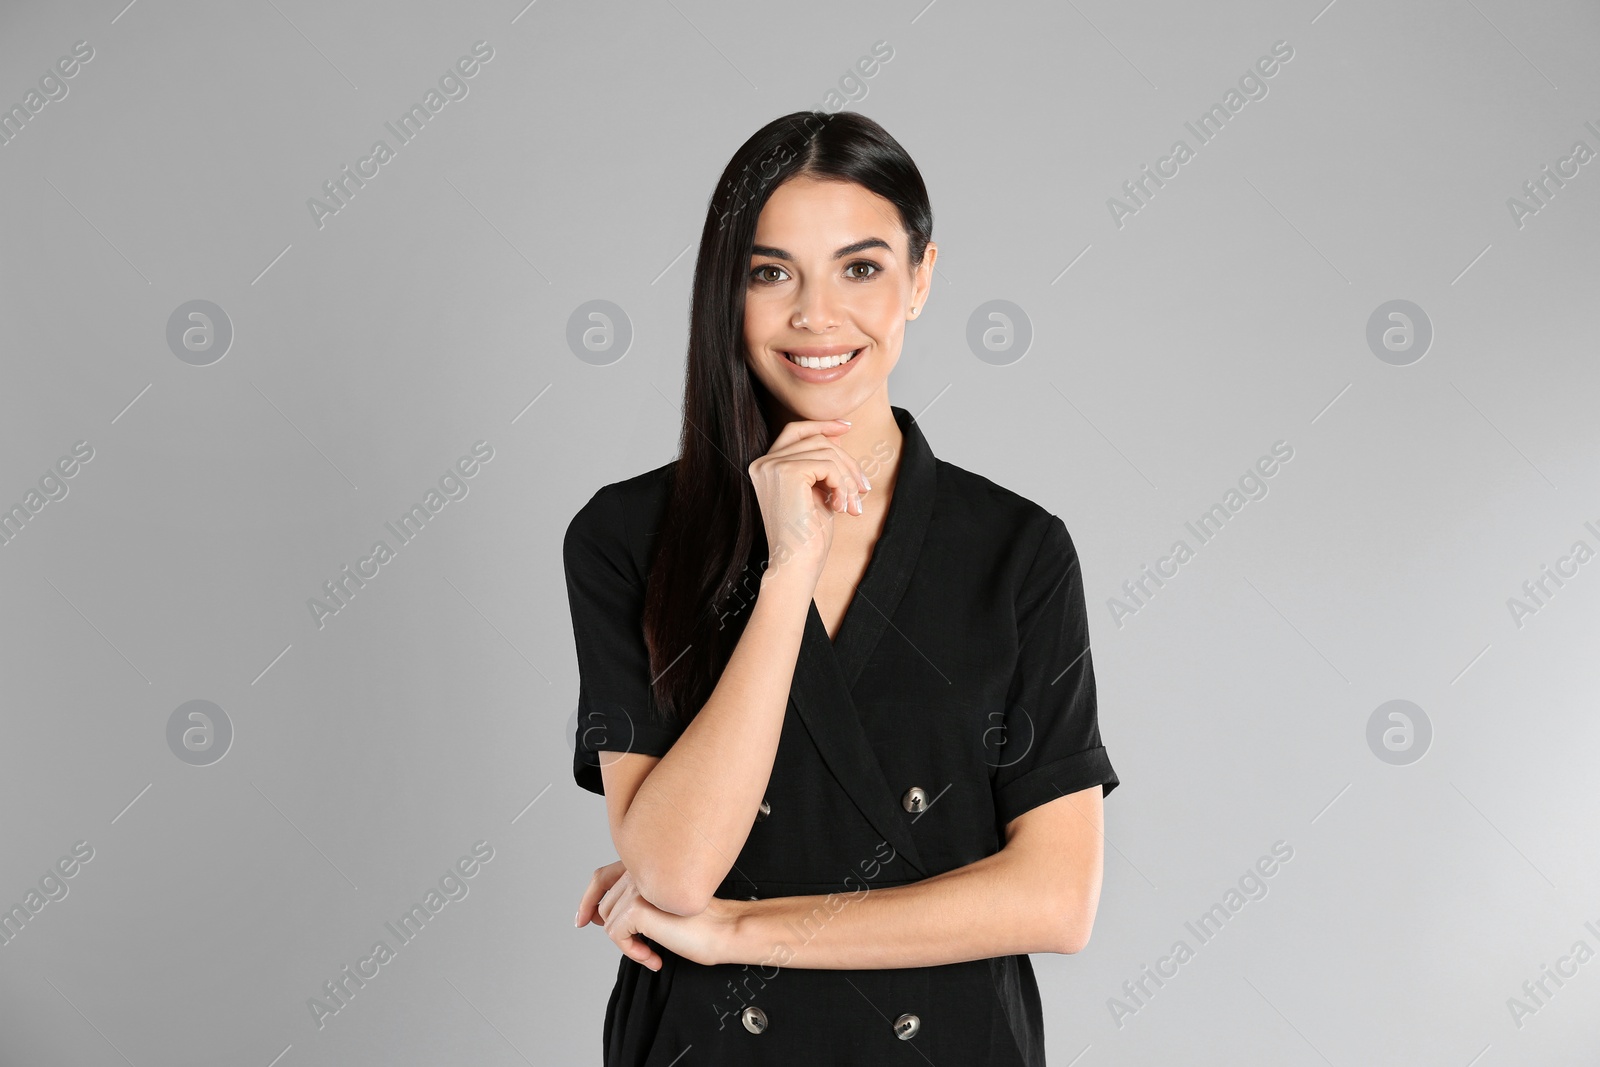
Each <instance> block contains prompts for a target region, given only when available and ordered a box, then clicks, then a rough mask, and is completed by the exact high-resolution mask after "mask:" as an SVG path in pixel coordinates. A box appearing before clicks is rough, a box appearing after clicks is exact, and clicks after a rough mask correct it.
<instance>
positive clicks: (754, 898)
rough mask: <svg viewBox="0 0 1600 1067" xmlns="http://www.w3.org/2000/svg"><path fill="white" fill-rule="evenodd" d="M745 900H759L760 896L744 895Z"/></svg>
mask: <svg viewBox="0 0 1600 1067" xmlns="http://www.w3.org/2000/svg"><path fill="white" fill-rule="evenodd" d="M745 899H746V900H760V899H761V898H760V897H745Z"/></svg>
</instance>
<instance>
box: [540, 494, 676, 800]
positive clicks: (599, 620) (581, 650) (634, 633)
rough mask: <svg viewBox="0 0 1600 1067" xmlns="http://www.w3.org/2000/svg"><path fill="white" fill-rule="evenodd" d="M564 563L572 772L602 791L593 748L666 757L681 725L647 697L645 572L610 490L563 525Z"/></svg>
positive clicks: (622, 512)
mask: <svg viewBox="0 0 1600 1067" xmlns="http://www.w3.org/2000/svg"><path fill="white" fill-rule="evenodd" d="M562 560H563V565H564V567H565V570H566V577H567V603H568V605H569V606H570V607H571V609H572V637H573V642H574V643H575V645H576V646H577V654H578V717H577V725H576V727H575V732H574V736H573V738H572V741H573V746H572V747H573V755H572V776H573V778H574V780H576V781H577V783H578V784H579V785H580V786H582V787H583V788H584V789H587V790H589V791H590V792H591V793H599V794H601V795H602V796H604V795H605V788H604V785H603V782H602V779H601V775H600V762H599V758H598V756H597V755H596V753H598V752H640V753H643V754H645V755H648V756H664V755H666V753H667V751H668V750H669V749H670V748H671V747H672V743H673V742H674V741H676V740H677V739H678V735H679V734H681V733H682V732H683V730H682V728H681V727H679V726H676V725H673V724H671V723H668V722H666V721H664V720H663V719H662V718H661V717H660V713H659V711H658V709H657V707H656V703H655V700H654V699H653V697H652V695H651V690H650V657H649V653H648V652H647V651H646V648H645V641H644V579H645V576H644V574H642V573H641V572H640V565H639V563H638V562H637V560H636V557H635V554H634V552H633V550H632V540H631V538H630V536H629V524H628V515H627V511H626V509H625V507H624V506H623V502H622V500H621V499H620V498H619V496H618V495H617V493H616V491H615V490H614V489H613V488H612V487H610V486H607V487H605V488H602V489H601V490H599V491H598V492H597V493H595V495H594V496H593V497H592V498H591V499H590V500H589V502H588V503H587V504H585V505H584V506H583V508H582V509H581V510H580V511H579V512H578V514H577V515H575V516H574V517H573V519H572V521H571V523H569V524H568V526H567V532H566V537H565V538H564V540H563V542H562Z"/></svg>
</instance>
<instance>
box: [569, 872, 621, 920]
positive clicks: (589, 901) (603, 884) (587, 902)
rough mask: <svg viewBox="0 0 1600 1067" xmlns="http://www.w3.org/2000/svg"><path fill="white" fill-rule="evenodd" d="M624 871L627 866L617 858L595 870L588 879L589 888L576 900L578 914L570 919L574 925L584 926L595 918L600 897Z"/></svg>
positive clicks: (614, 883)
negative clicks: (613, 861)
mask: <svg viewBox="0 0 1600 1067" xmlns="http://www.w3.org/2000/svg"><path fill="white" fill-rule="evenodd" d="M626 871H627V868H626V867H624V866H623V865H622V861H621V860H617V861H616V862H615V863H608V864H606V865H605V866H604V867H600V868H597V869H596V870H595V872H594V875H593V876H592V877H590V879H589V888H587V889H585V890H584V891H583V897H582V898H581V899H580V900H579V901H578V914H577V915H576V916H574V917H573V920H572V924H573V925H574V926H584V925H586V924H588V923H591V922H593V921H594V920H595V918H596V916H597V915H598V911H597V910H596V909H597V907H598V905H599V903H600V898H601V897H602V896H604V895H605V893H606V891H607V890H609V889H610V888H611V887H612V886H614V885H616V883H617V880H618V879H619V878H621V877H622V875H623V874H624V873H625V872H626ZM600 921H601V922H604V921H605V920H604V919H601V920H600Z"/></svg>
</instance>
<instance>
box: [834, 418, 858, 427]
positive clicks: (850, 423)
mask: <svg viewBox="0 0 1600 1067" xmlns="http://www.w3.org/2000/svg"><path fill="white" fill-rule="evenodd" d="M833 421H834V422H842V423H844V424H845V425H846V426H853V425H855V424H854V423H852V422H851V421H850V420H849V419H834V420H833Z"/></svg>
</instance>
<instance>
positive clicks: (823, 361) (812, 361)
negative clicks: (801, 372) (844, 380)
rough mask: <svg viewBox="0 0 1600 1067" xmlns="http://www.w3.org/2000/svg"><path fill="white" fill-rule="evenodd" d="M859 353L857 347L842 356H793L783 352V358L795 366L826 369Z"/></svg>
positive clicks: (838, 365) (842, 362)
mask: <svg viewBox="0 0 1600 1067" xmlns="http://www.w3.org/2000/svg"><path fill="white" fill-rule="evenodd" d="M860 354H861V349H859V348H858V349H856V350H855V351H854V352H846V353H845V354H844V355H842V356H793V355H790V354H789V353H788V352H785V353H784V354H783V358H784V359H787V360H788V361H789V362H790V363H793V364H795V365H797V366H801V367H809V368H810V369H812V370H827V369H828V368H829V367H841V366H843V365H844V364H846V363H849V362H850V361H851V360H852V359H855V358H856V356H858V355H860Z"/></svg>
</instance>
